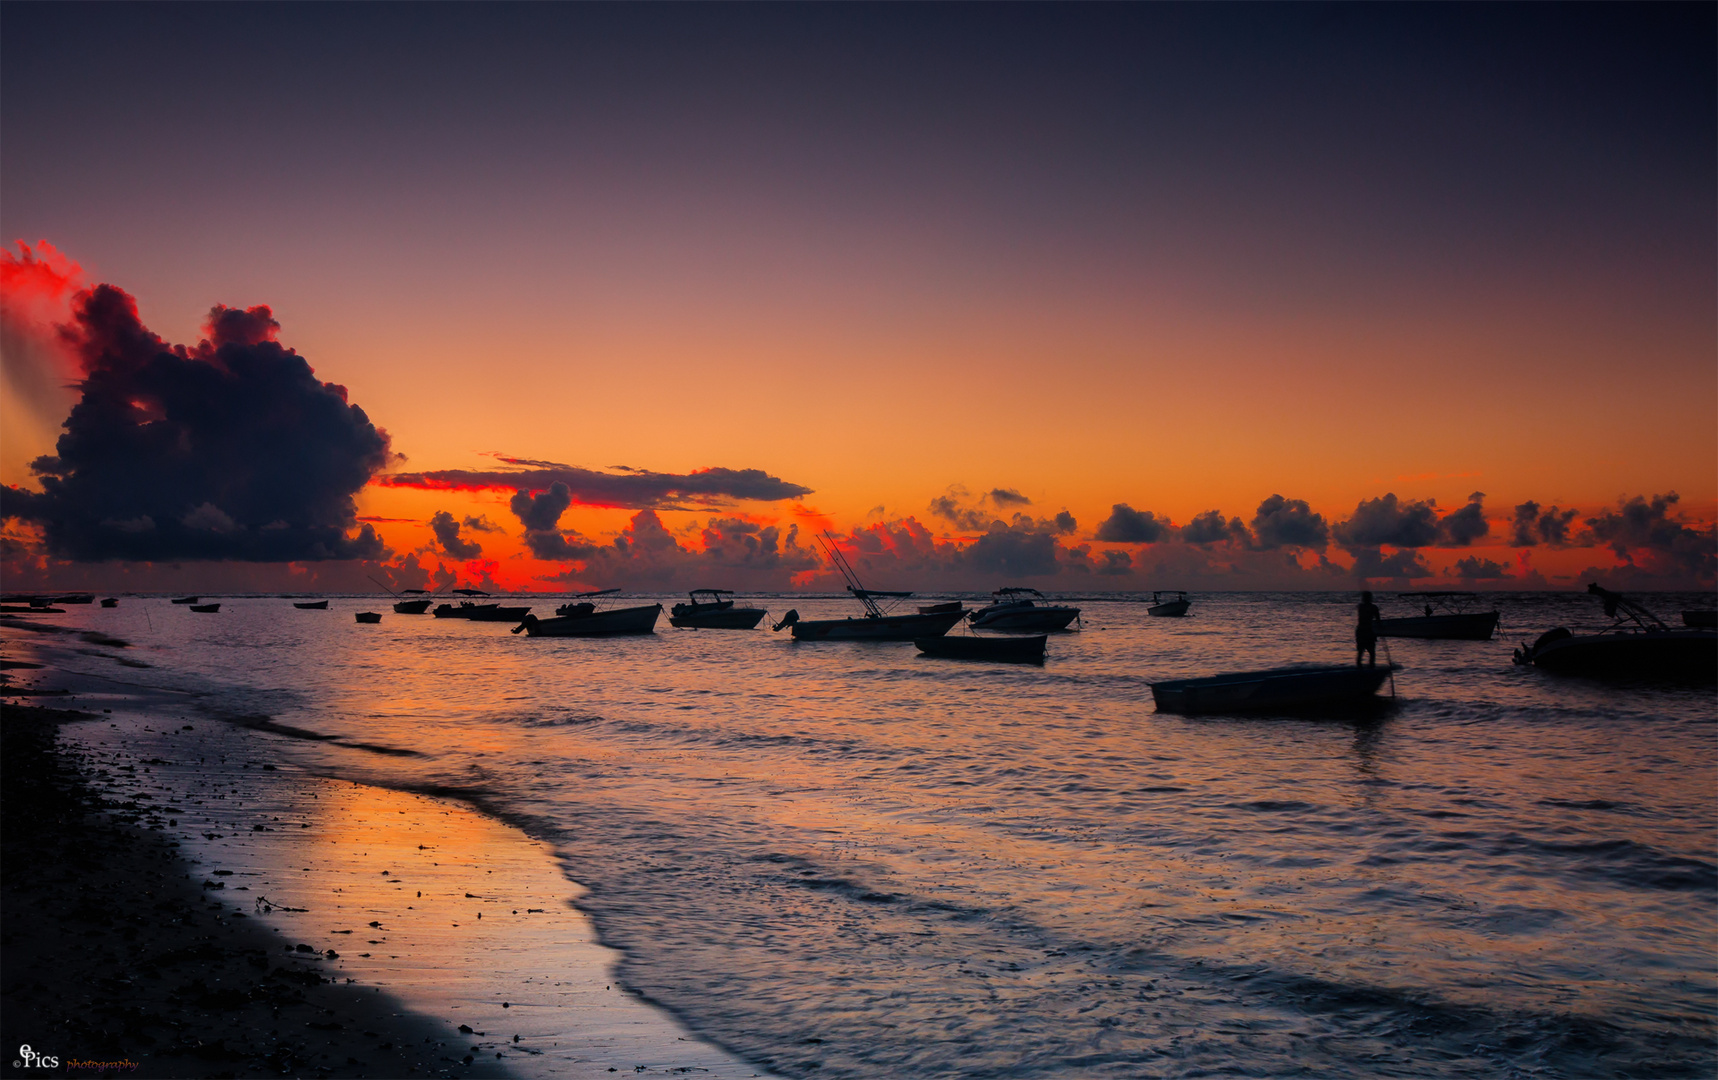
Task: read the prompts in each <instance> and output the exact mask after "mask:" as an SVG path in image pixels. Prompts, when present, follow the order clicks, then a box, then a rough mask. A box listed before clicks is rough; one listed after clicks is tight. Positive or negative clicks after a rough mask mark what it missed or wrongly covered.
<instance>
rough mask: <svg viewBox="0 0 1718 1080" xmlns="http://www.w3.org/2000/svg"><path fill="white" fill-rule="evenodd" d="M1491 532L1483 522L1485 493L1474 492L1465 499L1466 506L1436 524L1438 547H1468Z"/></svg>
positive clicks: (1488, 525)
mask: <svg viewBox="0 0 1718 1080" xmlns="http://www.w3.org/2000/svg"><path fill="white" fill-rule="evenodd" d="M1490 531H1491V523H1490V522H1488V521H1486V520H1485V492H1483V491H1476V492H1474V493H1473V494H1472V495H1469V496H1468V497H1467V505H1466V506H1464V507H1462V508H1461V509H1460V510H1457V511H1455V512H1454V513H1451V514H1446V515H1444V518H1443V520H1441V521H1439V522H1438V545H1439V546H1440V547H1468V546H1470V545H1471V544H1472V543H1473V542H1474V541H1475V540H1478V539H1479V538H1480V537H1482V536H1484V535H1485V534H1487V533H1489V532H1490Z"/></svg>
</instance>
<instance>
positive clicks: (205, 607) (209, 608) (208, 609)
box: [175, 601, 221, 615]
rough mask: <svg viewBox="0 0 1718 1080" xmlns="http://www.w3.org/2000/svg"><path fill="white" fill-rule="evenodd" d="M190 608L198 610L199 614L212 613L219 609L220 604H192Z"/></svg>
mask: <svg viewBox="0 0 1718 1080" xmlns="http://www.w3.org/2000/svg"><path fill="white" fill-rule="evenodd" d="M175 603H177V601H175ZM191 610H192V611H195V612H198V613H200V614H203V615H213V614H214V613H215V612H217V611H219V610H221V605H219V604H192V605H191Z"/></svg>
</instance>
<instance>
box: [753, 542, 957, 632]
mask: <svg viewBox="0 0 1718 1080" xmlns="http://www.w3.org/2000/svg"><path fill="white" fill-rule="evenodd" d="M818 543H820V544H822V545H823V549H824V551H825V552H826V553H827V554H828V556H829V561H830V562H831V563H833V564H834V566H835V568H836V569H837V570H839V571H841V576H842V577H843V578H845V579H846V581H847V591H848V592H849V593H851V594H852V596H853V598H854V599H855V600H857V601H859V603H860V604H861V605H863V606H864V608H865V614H864V615H863V616H861V617H860V618H857V619H853V618H848V619H801V618H800V617H799V612H798V611H797V610H793V611H789V612H788V613H787V614H786V615H784V616H783V617H782V620H781V622H778V623H776V624H775V625H774V626H773V627H771V629H773V630H777V631H780V630H785V629H787V628H789V627H792V628H793V639H794V640H795V641H917V640H918V639H920V638H933V637H941V636H942V635H944V634H946V633H948V632H949V629H950V628H951V627H953V626H954V624H955V623H957V622H960V621H961V620H962V619H964V618H966V612H965V611H959V610H957V611H920V612H916V613H913V614H910V615H891V614H889V613H888V612H886V611H884V609H883V608H882V606H880V605H879V604H878V603H877V601H878V600H879V599H884V600H901V599H906V598H907V597H910V596H912V595H913V594H912V593H910V592H884V591H881V590H877V589H867V588H865V586H864V585H863V584H861V583H860V581H859V575H858V574H856V573H854V571H853V567H852V565H851V564H850V563H848V561H847V557H846V556H845V555H843V554H841V549H840V548H838V547H836V546H835V538H834V537H832V536H830V535H829V534H828V533H824V534H823V537H822V538H820V539H819V540H818ZM937 606H939V607H942V606H944V605H937Z"/></svg>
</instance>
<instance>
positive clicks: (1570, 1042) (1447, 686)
mask: <svg viewBox="0 0 1718 1080" xmlns="http://www.w3.org/2000/svg"><path fill="white" fill-rule="evenodd" d="M652 599H655V598H652ZM661 599H663V600H664V602H671V598H667V597H663V598H661ZM1710 601H1711V598H1710V597H1701V596H1681V597H1677V596H1666V597H1653V598H1650V599H1649V603H1650V604H1651V605H1653V606H1655V607H1658V608H1660V609H1662V610H1661V613H1662V614H1664V615H1666V616H1668V617H1670V618H1672V619H1674V617H1675V611H1676V610H1678V609H1679V608H1681V607H1693V606H1710ZM533 602H535V603H536V604H537V605H538V607H539V610H540V612H541V613H543V614H547V613H548V609H549V608H551V607H552V606H553V602H548V603H545V602H544V601H543V600H541V599H540V598H539V599H536V600H535V601H533ZM760 603H761V606H767V607H769V608H771V610H772V615H776V616H779V615H780V614H781V613H782V612H783V611H785V610H786V608H787V607H789V606H793V607H796V608H798V609H799V611H800V613H801V614H802V615H803V616H805V617H808V618H810V617H817V616H819V615H845V614H850V613H851V611H850V610H849V609H850V608H851V606H852V605H851V604H850V603H849V602H845V601H841V600H835V599H829V600H821V601H819V600H807V599H806V598H803V597H796V598H793V599H791V600H784V599H765V600H762V601H760ZM1497 603H1498V606H1499V607H1500V609H1501V610H1502V612H1503V626H1502V629H1501V630H1500V632H1499V637H1498V640H1496V641H1493V642H1417V641H1393V642H1390V643H1389V644H1388V648H1389V650H1390V652H1391V654H1392V655H1393V656H1394V659H1395V660H1396V661H1397V662H1398V663H1400V664H1402V665H1403V667H1404V670H1403V671H1402V672H1401V673H1400V674H1399V675H1397V676H1396V679H1395V693H1396V695H1397V701H1396V705H1395V707H1394V708H1393V709H1391V710H1390V711H1388V712H1387V713H1386V714H1385V715H1383V716H1381V717H1379V718H1375V719H1370V720H1365V721H1353V720H1347V721H1344V720H1334V719H1332V720H1318V719H1310V720H1308V719H1303V720H1284V719H1243V718H1196V719H1188V718H1179V717H1174V716H1169V715H1159V714H1157V713H1156V712H1155V711H1154V709H1153V705H1152V701H1151V693H1150V682H1151V681H1152V680H1154V679H1163V678H1175V677H1182V676H1189V675H1198V674H1210V673H1215V672H1219V671H1224V670H1236V669H1245V668H1254V667H1266V666H1273V665H1276V664H1280V663H1287V662H1294V661H1303V660H1325V661H1334V662H1341V661H1346V660H1349V659H1351V657H1352V652H1351V640H1352V638H1351V633H1350V630H1349V627H1350V625H1351V621H1352V612H1353V606H1352V605H1353V597H1352V596H1351V595H1348V594H1330V595H1305V594H1293V595H1287V594H1284V595H1272V594H1230V595H1221V594H1219V595H1203V596H1198V597H1197V598H1196V602H1195V606H1194V608H1193V614H1192V615H1191V616H1190V617H1189V618H1187V619H1184V620H1175V619H1152V618H1148V617H1146V615H1145V609H1144V606H1143V605H1141V604H1138V603H1133V602H1116V601H1087V602H1084V603H1082V605H1081V606H1082V607H1083V608H1084V610H1085V618H1084V629H1083V630H1081V631H1079V632H1077V633H1070V634H1066V635H1057V636H1053V637H1052V639H1051V642H1050V648H1049V658H1048V660H1047V662H1046V663H1045V664H1044V665H1043V666H1042V667H1018V666H1004V665H985V664H971V663H961V662H951V661H939V660H932V659H929V658H923V657H920V656H919V655H918V654H917V652H916V651H915V650H914V649H913V647H912V646H911V645H910V644H872V643H823V644H795V643H793V642H791V641H790V640H788V639H787V636H786V635H785V634H783V635H777V634H772V633H769V632H768V631H767V630H757V631H752V632H732V631H677V630H671V629H668V628H667V624H666V621H665V620H664V621H663V622H662V623H661V624H660V627H659V631H658V633H656V634H655V635H653V636H649V637H642V638H631V639H614V640H593V641H581V640H571V639H563V640H554V639H541V638H539V639H531V638H526V637H524V636H522V635H521V636H514V635H512V634H510V633H509V632H508V631H509V627H508V626H507V625H505V624H494V623H490V624H474V623H466V622H463V621H455V620H436V619H432V618H430V617H428V616H422V617H410V616H397V615H393V614H385V616H384V619H383V621H382V623H381V624H380V625H378V626H359V625H357V624H355V623H354V621H353V619H352V615H351V612H353V611H356V610H361V609H364V608H365V607H367V606H368V607H374V606H375V601H374V600H373V599H371V600H360V599H335V600H334V602H333V604H332V608H333V610H330V611H322V612H319V611H297V610H294V609H293V608H291V607H290V605H289V604H287V603H286V602H285V601H284V600H280V599H272V598H271V599H264V598H248V599H247V598H239V599H227V600H225V601H223V606H222V609H221V612H220V613H219V614H218V615H215V616H204V615H194V614H191V613H189V612H187V611H185V610H184V609H183V608H179V607H172V606H170V605H168V604H167V603H166V601H165V600H164V599H142V598H136V599H129V598H128V599H126V600H124V601H122V606H121V607H119V608H118V609H114V610H111V611H102V610H99V609H95V610H87V611H78V612H76V613H75V614H73V615H71V616H68V618H70V619H72V620H74V621H75V622H77V623H79V624H80V625H88V626H91V627H99V628H100V629H103V630H105V631H107V632H109V633H112V634H115V635H117V636H120V637H123V638H126V639H128V640H130V641H132V642H133V643H134V644H135V646H136V648H134V649H133V650H130V651H129V655H131V656H134V657H137V658H139V659H142V660H145V661H146V662H148V663H150V664H152V665H154V666H153V667H151V668H149V669H147V670H144V669H135V670H132V671H128V672H127V675H128V676H130V675H136V676H137V677H138V680H139V681H143V682H154V683H158V684H163V685H172V686H177V687H180V688H184V689H190V690H195V691H197V692H198V693H199V694H200V695H201V696H200V697H199V698H198V699H197V700H198V707H199V708H200V709H201V710H202V711H203V712H204V713H205V714H206V715H210V716H219V717H225V718H228V719H246V718H249V719H252V720H254V719H255V718H259V717H268V718H270V719H271V720H273V721H275V722H277V723H279V724H284V725H290V726H292V727H296V728H301V729H305V730H307V731H311V732H316V733H320V734H322V735H329V736H337V737H338V739H337V740H326V741H311V740H303V739H300V740H279V741H281V742H285V743H287V744H288V745H287V746H286V747H285V752H287V753H289V754H291V755H292V756H293V757H295V758H296V759H297V760H298V761H300V762H301V763H303V764H305V765H307V766H308V767H310V768H313V769H315V770H317V771H319V772H323V773H327V774H329V775H334V776H339V777H345V778H350V779H354V780H362V781H367V782H373V783H377V784H382V785H388V786H393V787H399V788H408V789H413V790H419V791H430V792H436V793H441V794H454V795H458V796H460V797H463V798H466V799H470V800H472V801H473V802H475V803H476V804H477V805H479V806H480V807H482V808H484V809H485V810H487V811H489V812H492V813H494V814H496V815H498V816H501V817H504V818H506V819H507V820H509V821H512V822H514V823H517V824H520V825H522V826H524V827H525V828H526V829H527V830H528V831H530V832H532V833H533V834H535V835H537V836H539V837H541V838H544V839H546V840H549V841H551V842H552V843H553V844H554V845H555V847H556V850H558V852H559V853H560V856H561V859H562V861H563V865H564V867H565V871H566V874H567V876H568V877H569V878H571V879H574V880H576V881H578V882H580V883H581V884H583V885H585V886H587V887H588V888H589V890H590V892H589V894H588V895H587V896H585V897H584V898H583V899H582V900H581V901H580V906H581V907H583V908H584V909H585V910H586V911H587V912H588V913H589V914H590V915H591V916H592V917H593V919H594V920H595V922H596V925H597V927H598V929H599V931H600V933H601V935H602V937H603V939H604V940H605V941H606V942H608V943H609V944H611V945H614V946H616V947H617V948H619V949H621V950H622V951H623V954H624V961H623V972H622V976H623V978H624V979H625V980H626V981H627V982H629V983H630V984H631V985H633V986H634V987H636V988H638V989H639V990H641V991H642V992H643V993H644V994H646V995H647V996H648V997H650V998H652V999H654V1000H656V1001H658V1002H660V1003H662V1004H664V1005H666V1006H667V1007H669V1008H670V1009H672V1010H674V1011H675V1012H676V1013H678V1014H679V1015H680V1016H682V1017H683V1018H684V1019H685V1020H686V1021H687V1022H688V1023H689V1024H690V1025H691V1026H693V1027H694V1029H695V1030H697V1031H699V1032H700V1033H702V1034H704V1035H706V1036H707V1037H709V1038H711V1039H712V1040H714V1041H716V1042H718V1043H721V1044H722V1045H725V1046H727V1047H730V1048H732V1049H734V1050H736V1051H738V1052H739V1053H741V1054H743V1055H745V1056H747V1057H749V1058H750V1059H752V1060H754V1061H756V1062H758V1063H759V1064H762V1065H766V1066H768V1067H769V1068H771V1069H773V1070H776V1071H778V1072H780V1073H783V1074H785V1075H790V1076H818V1077H834V1076H840V1077H955V1076H959V1077H999V1078H1000V1077H1008V1078H1027V1077H1112V1076H1113V1077H1135V1076H1210V1075H1222V1076H1232V1075H1247V1076H1292V1075H1309V1076H1323V1077H1362V1076H1368V1077H1369V1076H1426V1077H1446V1076H1486V1077H1497V1076H1641V1077H1645V1076H1651V1077H1672V1076H1701V1077H1709V1076H1711V1075H1713V1073H1714V1070H1715V1068H1718V1049H1715V1042H1714V1039H1715V1035H1718V1027H1715V1025H1714V1020H1715V1018H1718V977H1715V974H1714V969H1715V965H1718V857H1715V853H1714V842H1715V837H1718V799H1715V792H1718V723H1715V721H1718V700H1715V696H1714V692H1713V690H1712V689H1711V688H1710V687H1707V688H1676V687H1641V686H1633V687H1619V686H1609V685H1605V684H1599V683H1592V682H1587V681H1583V680H1575V679H1567V678H1558V677H1555V676H1550V675H1547V674H1544V673H1541V672H1539V671H1536V670H1533V669H1528V668H1518V667H1515V666H1513V665H1512V664H1511V663H1510V658H1509V653H1510V649H1511V647H1512V646H1514V645H1515V644H1517V643H1518V642H1519V641H1521V640H1522V639H1528V640H1531V639H1532V638H1533V637H1535V636H1537V634H1538V633H1540V632H1541V631H1543V630H1545V629H1548V628H1549V627H1551V626H1553V625H1559V624H1561V625H1568V626H1570V627H1572V628H1580V627H1583V626H1586V627H1595V628H1596V627H1597V626H1599V625H1602V624H1603V623H1604V622H1605V620H1603V618H1602V615H1601V613H1600V612H1599V610H1598V605H1597V604H1596V603H1594V602H1593V601H1592V600H1591V599H1590V598H1589V597H1586V596H1584V595H1547V594H1534V595H1504V596H1500V597H1498V598H1497ZM1389 606H1390V605H1389V604H1388V603H1386V604H1385V607H1386V609H1387V610H1386V614H1406V613H1408V612H1407V611H1406V610H1403V611H1401V612H1392V611H1390V610H1388V608H1389ZM381 610H383V611H384V612H386V611H387V610H388V609H387V608H386V607H385V606H384V607H382V608H381ZM1382 658H1383V657H1382V656H1381V659H1382ZM1386 692H1388V687H1387V688H1386ZM257 737H258V738H263V737H268V738H274V737H273V736H261V735H259V736H257ZM355 744H364V745H362V746H360V745H355ZM377 748H384V749H392V750H410V751H413V752H414V753H413V754H410V755H402V754H398V753H381V752H378V751H377Z"/></svg>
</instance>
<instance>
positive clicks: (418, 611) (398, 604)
mask: <svg viewBox="0 0 1718 1080" xmlns="http://www.w3.org/2000/svg"><path fill="white" fill-rule="evenodd" d="M426 591H427V590H425V589H401V590H400V591H399V592H397V593H395V594H394V595H395V596H414V595H415V596H417V597H418V599H416V600H398V601H395V603H394V614H395V615H422V614H423V613H424V612H426V611H428V610H429V606H430V605H431V604H433V603H435V601H434V600H432V599H430V598H429V597H428V596H425V595H424V593H425V592H426Z"/></svg>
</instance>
